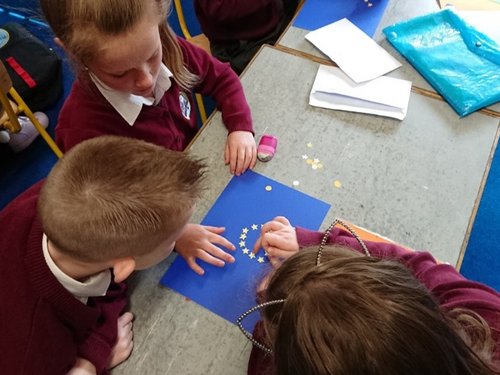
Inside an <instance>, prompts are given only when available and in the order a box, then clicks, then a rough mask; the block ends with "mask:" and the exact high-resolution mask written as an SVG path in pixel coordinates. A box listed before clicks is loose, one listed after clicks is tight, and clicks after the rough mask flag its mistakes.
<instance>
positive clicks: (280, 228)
mask: <svg viewBox="0 0 500 375" xmlns="http://www.w3.org/2000/svg"><path fill="white" fill-rule="evenodd" d="M261 247H262V248H264V250H265V251H266V253H267V255H268V258H269V261H270V262H271V264H272V265H273V266H275V267H276V266H278V265H279V264H280V263H281V262H282V261H283V260H286V259H288V258H290V257H291V256H292V255H293V254H295V253H296V252H298V251H299V243H298V242H297V233H295V228H294V227H292V225H291V224H290V222H289V221H288V219H287V218H286V217H283V216H277V217H275V218H274V219H273V220H271V221H268V222H267V223H265V224H264V225H263V226H262V229H261V234H260V237H259V238H258V239H257V241H256V242H255V245H254V247H253V250H252V252H253V253H254V254H255V253H257V252H258V251H259V249H260V248H261Z"/></svg>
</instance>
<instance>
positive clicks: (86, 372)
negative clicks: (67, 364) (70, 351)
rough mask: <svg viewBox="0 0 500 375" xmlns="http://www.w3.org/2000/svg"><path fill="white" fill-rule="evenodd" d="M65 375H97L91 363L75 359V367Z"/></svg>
mask: <svg viewBox="0 0 500 375" xmlns="http://www.w3.org/2000/svg"><path fill="white" fill-rule="evenodd" d="M66 375H97V370H96V368H95V366H94V365H93V364H92V362H90V361H88V360H86V359H85V358H81V357H76V362H75V365H74V366H73V368H72V369H71V370H69V371H68V373H67V374H66Z"/></svg>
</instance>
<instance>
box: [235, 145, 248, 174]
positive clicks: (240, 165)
mask: <svg viewBox="0 0 500 375" xmlns="http://www.w3.org/2000/svg"><path fill="white" fill-rule="evenodd" d="M235 161H236V167H235V171H234V173H235V174H236V176H239V175H241V174H242V173H243V172H244V171H245V165H246V164H245V148H244V147H237V149H236V160H235Z"/></svg>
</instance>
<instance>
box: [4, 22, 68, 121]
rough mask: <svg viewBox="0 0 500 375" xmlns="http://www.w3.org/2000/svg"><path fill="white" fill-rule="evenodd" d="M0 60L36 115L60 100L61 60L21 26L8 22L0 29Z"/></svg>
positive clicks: (17, 89) (61, 86) (61, 89)
mask: <svg viewBox="0 0 500 375" xmlns="http://www.w3.org/2000/svg"><path fill="white" fill-rule="evenodd" d="M0 60H2V62H3V63H4V65H5V68H6V69H7V72H8V73H9V75H10V78H11V79H12V84H13V86H14V88H15V89H16V91H17V92H18V93H19V95H20V96H21V98H22V99H23V100H24V101H25V102H26V104H27V105H28V106H29V107H30V109H31V110H32V111H33V112H34V111H39V110H43V109H45V108H46V107H49V106H51V105H53V104H54V103H55V102H56V101H57V100H58V99H59V97H60V96H61V94H62V91H63V84H62V64H61V60H60V59H59V57H58V56H57V54H56V53H55V51H54V50H52V49H51V48H49V47H47V46H46V45H45V44H44V43H43V42H42V41H41V40H40V39H38V38H36V37H35V36H34V35H33V34H31V33H30V32H29V31H28V30H26V29H25V28H24V27H23V26H21V25H20V24H18V23H15V22H9V23H6V24H5V25H3V26H2V27H0Z"/></svg>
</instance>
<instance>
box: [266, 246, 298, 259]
mask: <svg viewBox="0 0 500 375" xmlns="http://www.w3.org/2000/svg"><path fill="white" fill-rule="evenodd" d="M266 253H267V254H268V255H269V256H270V257H278V258H282V259H287V258H290V257H291V256H292V255H293V254H295V253H296V251H289V250H283V249H280V248H277V247H273V246H269V247H268V248H267V250H266Z"/></svg>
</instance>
